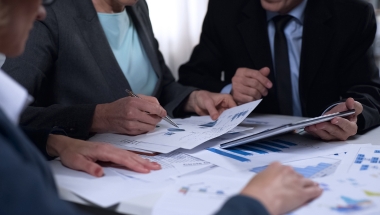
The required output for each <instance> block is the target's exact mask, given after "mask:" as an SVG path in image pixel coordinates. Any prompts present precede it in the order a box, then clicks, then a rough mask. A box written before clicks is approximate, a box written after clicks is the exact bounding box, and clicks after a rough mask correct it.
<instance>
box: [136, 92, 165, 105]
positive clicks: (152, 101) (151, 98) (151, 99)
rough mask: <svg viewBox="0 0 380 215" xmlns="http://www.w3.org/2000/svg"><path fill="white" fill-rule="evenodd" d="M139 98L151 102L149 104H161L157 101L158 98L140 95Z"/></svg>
mask: <svg viewBox="0 0 380 215" xmlns="http://www.w3.org/2000/svg"><path fill="white" fill-rule="evenodd" d="M138 96H139V97H140V98H142V99H144V100H146V101H149V102H151V103H153V104H158V105H159V104H160V102H159V101H158V99H157V98H156V97H153V96H145V95H141V94H139V95H138Z"/></svg>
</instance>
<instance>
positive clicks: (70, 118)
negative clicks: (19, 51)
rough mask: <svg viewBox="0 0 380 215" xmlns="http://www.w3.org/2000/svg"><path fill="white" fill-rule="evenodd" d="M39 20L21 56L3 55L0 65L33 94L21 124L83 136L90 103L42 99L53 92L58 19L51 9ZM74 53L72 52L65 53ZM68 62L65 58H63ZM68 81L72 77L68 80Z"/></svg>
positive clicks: (89, 117) (91, 108)
mask: <svg viewBox="0 0 380 215" xmlns="http://www.w3.org/2000/svg"><path fill="white" fill-rule="evenodd" d="M47 12H48V13H49V14H50V15H49V16H47V18H46V20H44V21H43V22H40V21H36V22H35V23H34V26H33V30H32V31H31V33H30V36H29V39H28V42H27V45H26V48H25V52H24V54H23V55H22V56H20V57H18V58H15V59H12V58H7V59H6V61H5V63H4V65H3V67H2V68H3V69H4V70H5V71H6V72H7V73H8V74H9V75H10V76H11V77H12V78H14V79H15V80H17V81H18V82H19V83H20V84H21V85H22V86H24V87H25V88H26V89H27V90H28V92H29V94H31V95H32V96H33V97H34V98H35V102H34V103H33V104H32V105H30V106H28V107H27V108H26V110H25V111H24V113H23V114H22V116H21V119H20V122H21V125H25V126H28V127H34V128H53V127H55V126H58V127H60V128H62V129H64V130H65V131H66V132H67V134H68V135H69V136H71V137H75V138H80V139H85V138H87V137H88V135H89V130H90V127H91V124H92V117H93V114H94V111H95V106H96V105H94V104H78V105H62V104H52V103H48V104H46V103H44V102H46V101H47V100H49V99H46V98H51V97H54V96H55V94H56V93H57V92H53V91H49V89H51V88H50V87H49V85H50V84H52V83H50V81H49V80H51V79H52V77H53V76H54V75H55V74H54V69H55V67H59V66H60V65H56V64H55V62H56V61H57V57H58V51H59V50H58V39H59V35H58V29H57V26H58V23H57V20H56V19H55V16H52V15H51V14H54V12H53V11H52V10H49V8H48V9H47ZM67 54H74V53H67ZM67 63H69V62H67ZM72 84H76V83H74V80H72Z"/></svg>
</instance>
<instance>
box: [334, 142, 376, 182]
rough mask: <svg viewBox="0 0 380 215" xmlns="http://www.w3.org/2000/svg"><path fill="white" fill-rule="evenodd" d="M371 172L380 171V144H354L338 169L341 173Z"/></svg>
mask: <svg viewBox="0 0 380 215" xmlns="http://www.w3.org/2000/svg"><path fill="white" fill-rule="evenodd" d="M369 172H380V146H379V145H371V144H360V145H352V146H351V148H350V150H349V151H348V152H347V155H346V156H345V158H344V160H343V161H342V164H341V165H340V166H339V168H338V170H337V173H339V174H344V173H352V174H355V173H359V174H363V173H369ZM379 186H380V185H379Z"/></svg>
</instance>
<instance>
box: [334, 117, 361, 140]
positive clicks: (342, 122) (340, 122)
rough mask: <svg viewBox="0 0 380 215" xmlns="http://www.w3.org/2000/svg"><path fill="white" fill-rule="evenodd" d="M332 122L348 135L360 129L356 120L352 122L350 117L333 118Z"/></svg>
mask: <svg viewBox="0 0 380 215" xmlns="http://www.w3.org/2000/svg"><path fill="white" fill-rule="evenodd" d="M331 123H332V124H333V125H335V126H338V127H339V128H340V129H341V130H342V131H343V132H344V133H346V135H347V137H349V136H353V135H355V134H356V133H357V131H358V126H357V124H356V121H355V122H351V121H349V120H348V119H344V118H342V117H335V118H334V119H333V120H331Z"/></svg>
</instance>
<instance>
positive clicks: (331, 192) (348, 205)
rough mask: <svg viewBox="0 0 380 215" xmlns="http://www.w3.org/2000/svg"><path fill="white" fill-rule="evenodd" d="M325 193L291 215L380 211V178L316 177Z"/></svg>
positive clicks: (361, 214)
mask: <svg viewBox="0 0 380 215" xmlns="http://www.w3.org/2000/svg"><path fill="white" fill-rule="evenodd" d="M315 181H317V182H318V183H319V184H320V187H321V188H322V189H323V190H324V191H323V193H322V195H321V196H320V197H319V198H318V199H316V200H314V201H312V202H311V203H309V204H308V205H306V206H304V207H302V208H300V209H299V210H297V211H295V212H293V213H291V215H304V214H307V215H321V214H323V215H342V214H350V215H377V214H380V186H379V178H378V177H373V176H370V175H365V174H364V175H363V174H349V175H342V176H336V177H326V178H320V179H316V180H315Z"/></svg>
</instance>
